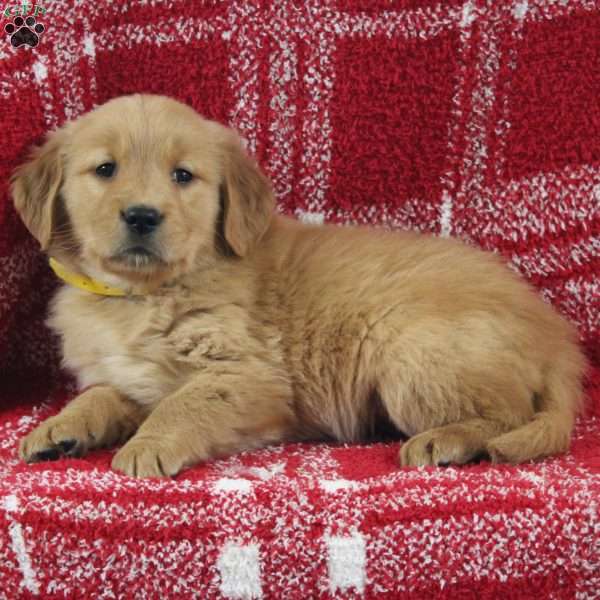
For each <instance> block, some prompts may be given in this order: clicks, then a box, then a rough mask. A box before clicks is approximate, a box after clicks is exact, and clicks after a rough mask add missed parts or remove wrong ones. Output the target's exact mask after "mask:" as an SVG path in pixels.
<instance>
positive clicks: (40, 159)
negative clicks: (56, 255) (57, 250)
mask: <svg viewBox="0 0 600 600" xmlns="http://www.w3.org/2000/svg"><path fill="white" fill-rule="evenodd" d="M63 138H64V130H58V131H56V132H54V133H51V134H50V136H49V137H48V140H47V141H46V143H45V144H44V145H43V146H42V147H41V148H35V149H34V150H33V152H32V155H31V158H30V160H29V161H28V162H26V163H25V164H23V165H21V166H20V167H18V168H17V169H16V171H15V172H14V173H13V175H12V177H11V192H12V197H13V200H14V204H15V208H16V209H17V212H18V213H19V215H20V216H21V219H23V222H24V223H25V226H26V227H27V229H29V231H30V232H31V233H32V235H33V236H34V237H35V238H36V239H37V240H38V242H39V243H40V246H41V247H42V250H47V249H48V247H49V246H50V240H51V238H52V230H53V228H54V226H55V223H54V221H55V216H56V206H57V200H58V195H59V191H60V186H61V184H62V177H63V164H62V158H61V147H62V144H63Z"/></svg>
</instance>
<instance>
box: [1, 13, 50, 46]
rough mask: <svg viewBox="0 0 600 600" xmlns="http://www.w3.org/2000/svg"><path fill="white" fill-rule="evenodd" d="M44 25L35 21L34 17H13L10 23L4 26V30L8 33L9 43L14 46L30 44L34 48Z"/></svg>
mask: <svg viewBox="0 0 600 600" xmlns="http://www.w3.org/2000/svg"><path fill="white" fill-rule="evenodd" d="M44 29H45V27H44V26H43V25H42V24H41V23H36V22H35V17H27V18H26V19H23V17H15V19H14V20H13V22H12V23H8V24H7V25H5V26H4V31H5V32H6V33H8V34H9V35H10V43H11V44H12V45H13V46H14V47H15V48H19V47H20V46H25V45H27V46H31V47H32V48H35V47H36V46H37V45H38V43H39V41H40V35H41V34H42V33H44Z"/></svg>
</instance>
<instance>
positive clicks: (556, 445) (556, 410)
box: [487, 348, 585, 463]
mask: <svg viewBox="0 0 600 600" xmlns="http://www.w3.org/2000/svg"><path fill="white" fill-rule="evenodd" d="M574 350H575V351H574V352H572V353H570V354H571V356H570V357H568V358H567V357H565V356H563V357H562V360H561V361H560V362H561V364H560V367H562V368H556V367H555V370H554V371H553V372H552V373H549V375H548V377H547V379H546V384H545V387H544V389H543V391H542V393H541V397H540V402H539V406H538V411H539V412H537V413H536V414H535V416H534V418H533V419H532V420H531V421H530V422H529V423H527V424H526V425H523V426H522V427H519V428H517V429H514V430H513V431H510V432H508V433H505V434H503V435H501V436H498V437H496V438H493V439H491V440H490V441H489V442H488V443H487V450H488V453H489V455H490V458H491V459H492V460H493V461H494V462H508V463H520V462H525V461H528V460H533V459H535V458H542V457H544V456H549V455H551V454H557V453H560V452H565V451H566V450H567V449H568V448H569V443H570V441H571V432H572V430H573V425H574V422H575V417H576V415H577V412H578V411H579V409H580V408H581V405H582V389H581V379H582V376H583V372H584V371H585V359H584V358H583V355H582V354H581V353H580V351H579V349H576V348H574Z"/></svg>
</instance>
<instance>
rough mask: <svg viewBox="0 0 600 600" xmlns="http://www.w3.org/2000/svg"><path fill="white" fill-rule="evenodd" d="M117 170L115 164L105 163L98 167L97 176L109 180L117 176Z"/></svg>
mask: <svg viewBox="0 0 600 600" xmlns="http://www.w3.org/2000/svg"><path fill="white" fill-rule="evenodd" d="M116 169H117V164H116V163H114V162H107V163H103V164H101V165H100V166H98V167H96V175H98V177H106V179H109V178H111V177H112V176H113V175H114V174H115V171H116Z"/></svg>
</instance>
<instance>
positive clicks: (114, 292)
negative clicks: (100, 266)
mask: <svg viewBox="0 0 600 600" xmlns="http://www.w3.org/2000/svg"><path fill="white" fill-rule="evenodd" d="M50 268H51V269H52V270H53V271H54V272H55V273H56V276H57V277H58V278H59V279H62V280H63V281H64V282H65V283H68V284H69V285H72V286H73V287H76V288H78V289H80V290H84V291H86V292H90V293H92V294H99V295H100V296H127V293H126V292H125V291H123V290H121V289H119V288H114V287H110V286H108V285H105V284H104V283H101V282H100V281H96V280H95V279H92V278H91V277H86V276H85V275H78V274H77V273H73V272H72V271H68V270H67V269H65V267H64V266H63V265H61V264H60V263H59V262H58V261H57V260H54V259H53V258H51V259H50Z"/></svg>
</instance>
